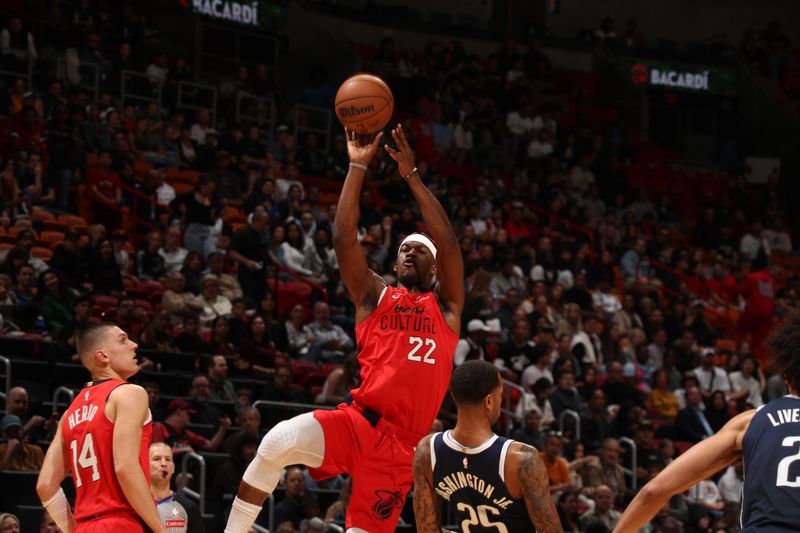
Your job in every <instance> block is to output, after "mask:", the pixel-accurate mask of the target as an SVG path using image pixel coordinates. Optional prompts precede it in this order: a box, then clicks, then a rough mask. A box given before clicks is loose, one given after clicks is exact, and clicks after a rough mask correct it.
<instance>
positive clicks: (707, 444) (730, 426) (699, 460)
mask: <svg viewBox="0 0 800 533" xmlns="http://www.w3.org/2000/svg"><path fill="white" fill-rule="evenodd" d="M754 414H755V410H751V411H747V412H744V413H741V414H740V415H737V416H736V417H734V418H732V419H731V420H730V421H729V422H728V423H727V424H725V426H724V427H723V428H722V429H720V430H719V432H717V433H716V434H714V435H712V436H711V437H709V438H707V439H706V440H704V441H702V442H699V443H697V444H695V445H694V446H692V447H691V448H689V449H688V450H687V451H686V452H685V453H683V454H681V455H680V457H678V458H677V459H676V460H675V461H674V462H673V463H671V464H670V465H669V466H668V467H667V468H665V469H664V470H662V471H661V473H659V474H658V475H657V476H656V477H655V478H654V479H653V480H652V481H650V482H649V483H648V484H647V485H645V486H644V487H643V488H642V490H641V491H639V494H637V495H636V497H635V498H634V499H633V501H632V502H631V503H630V505H628V508H627V509H625V512H624V513H622V516H621V517H620V520H619V522H618V523H617V527H616V528H614V533H626V532H628V533H636V532H637V531H639V529H640V528H641V527H642V526H644V525H645V524H646V523H647V522H648V521H650V519H651V518H653V517H654V516H655V515H656V513H657V512H658V510H659V509H661V508H662V507H663V506H664V505H665V504H666V503H667V502H668V501H669V499H670V498H671V497H672V496H673V495H675V494H678V493H679V492H683V491H685V490H687V489H688V488H690V487H693V486H694V485H696V484H697V483H699V482H700V481H702V480H704V479H706V478H708V477H710V476H711V475H712V474H714V473H716V472H718V471H720V470H721V469H723V468H725V467H726V466H728V465H729V464H731V463H733V462H734V461H735V460H736V459H737V458H738V457H739V456H740V455H741V451H742V438H743V437H744V433H745V431H746V430H747V427H748V426H749V425H750V419H751V418H753V415H754Z"/></svg>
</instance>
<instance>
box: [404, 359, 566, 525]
mask: <svg viewBox="0 0 800 533" xmlns="http://www.w3.org/2000/svg"><path fill="white" fill-rule="evenodd" d="M450 394H452V395H453V400H454V401H455V403H456V407H457V408H458V420H457V422H456V427H455V429H453V430H452V431H445V432H443V433H436V434H434V435H429V436H426V437H424V438H423V439H422V440H421V441H420V443H419V444H418V445H417V451H416V453H415V454H414V516H415V517H416V520H417V531H418V532H419V533H439V532H440V531H441V530H442V520H441V516H440V514H441V509H442V505H441V502H442V500H444V501H445V502H446V504H447V506H448V508H449V509H450V511H451V512H452V515H453V516H454V517H455V518H456V523H457V524H458V525H460V526H461V530H462V531H475V532H477V531H498V532H502V531H506V532H508V531H514V532H518V533H523V532H526V531H529V532H531V533H533V532H534V531H537V532H538V533H562V531H563V529H562V527H561V522H560V521H559V518H558V514H557V513H556V509H555V507H554V506H553V500H552V498H551V497H550V482H549V480H548V476H547V469H546V468H545V466H544V463H542V459H541V457H539V452H538V451H536V449H535V448H532V447H531V446H528V445H527V444H523V443H521V442H516V441H513V440H511V439H507V438H504V437H499V436H497V435H495V434H494V432H493V431H492V426H493V425H494V424H495V422H497V419H498V418H499V417H500V406H501V404H502V401H503V380H502V378H501V377H500V373H499V372H498V371H497V368H495V366H494V365H493V364H491V363H488V362H486V361H480V360H473V361H467V362H466V363H464V364H462V365H460V366H458V367H457V368H456V369H455V370H454V371H453V377H452V378H451V379H450ZM534 526H535V528H534Z"/></svg>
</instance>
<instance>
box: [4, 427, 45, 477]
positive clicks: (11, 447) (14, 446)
mask: <svg viewBox="0 0 800 533" xmlns="http://www.w3.org/2000/svg"><path fill="white" fill-rule="evenodd" d="M0 432H2V434H3V440H4V442H3V443H0V470H16V471H22V472H36V471H38V470H39V469H40V468H41V467H42V463H43V462H44V453H43V452H42V449H41V448H39V447H38V446H36V445H33V444H29V443H27V442H25V441H24V440H23V434H22V420H21V419H20V417H18V416H17V415H6V416H4V417H3V419H2V420H0Z"/></svg>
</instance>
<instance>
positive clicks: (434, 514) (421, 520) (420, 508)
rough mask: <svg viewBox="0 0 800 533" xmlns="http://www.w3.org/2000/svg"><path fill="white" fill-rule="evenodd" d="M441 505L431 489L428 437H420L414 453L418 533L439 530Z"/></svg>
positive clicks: (431, 477) (436, 531) (437, 531)
mask: <svg viewBox="0 0 800 533" xmlns="http://www.w3.org/2000/svg"><path fill="white" fill-rule="evenodd" d="M440 513H441V507H440V502H439V497H438V496H437V495H436V492H435V491H434V490H433V469H432V468H431V447H430V437H428V438H425V439H422V440H421V441H420V443H419V444H418V445H417V451H416V452H415V453H414V517H415V518H416V520H417V531H419V532H420V533H440V532H441V516H440Z"/></svg>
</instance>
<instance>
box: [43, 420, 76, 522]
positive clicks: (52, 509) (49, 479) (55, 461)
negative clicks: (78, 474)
mask: <svg viewBox="0 0 800 533" xmlns="http://www.w3.org/2000/svg"><path fill="white" fill-rule="evenodd" d="M66 457H67V449H66V446H65V445H64V437H63V436H62V435H61V421H60V420H59V422H58V429H57V430H56V435H55V437H53V442H51V443H50V447H49V448H47V454H46V455H45V456H44V462H43V463H42V469H41V470H40V471H39V479H38V480H37V481H36V493H37V494H38V495H39V499H41V500H42V504H43V505H44V507H45V508H46V509H47V511H48V512H49V513H50V516H51V517H52V519H53V520H55V522H56V524H57V525H58V527H59V528H60V529H61V531H63V532H64V533H72V530H73V529H75V519H74V518H73V516H72V511H71V510H70V508H69V502H68V501H67V498H66V496H65V495H64V491H63V490H61V482H62V481H64V478H65V477H67V473H68V472H69V467H68V466H67V461H66Z"/></svg>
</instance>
